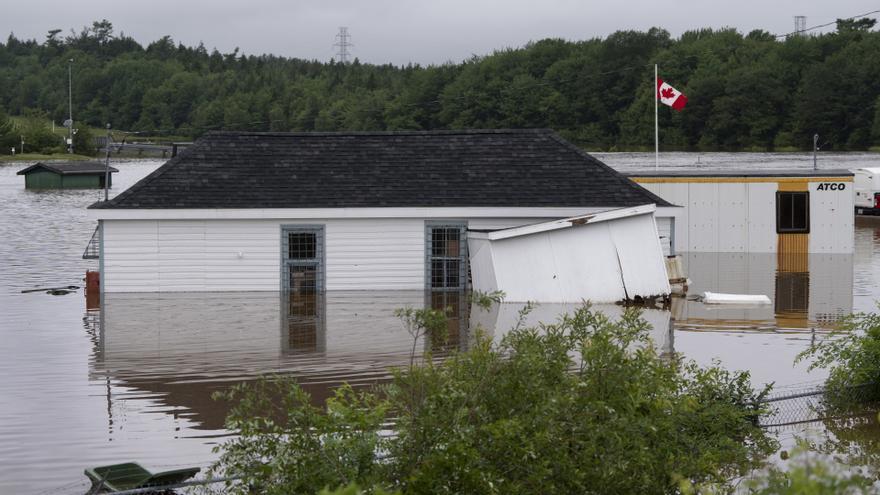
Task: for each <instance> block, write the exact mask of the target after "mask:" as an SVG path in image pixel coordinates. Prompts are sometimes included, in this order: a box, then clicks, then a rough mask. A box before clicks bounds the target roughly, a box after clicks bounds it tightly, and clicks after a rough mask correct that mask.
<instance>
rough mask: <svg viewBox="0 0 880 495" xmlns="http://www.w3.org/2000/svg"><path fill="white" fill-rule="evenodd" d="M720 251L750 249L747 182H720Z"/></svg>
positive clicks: (718, 248) (728, 251) (729, 251)
mask: <svg viewBox="0 0 880 495" xmlns="http://www.w3.org/2000/svg"><path fill="white" fill-rule="evenodd" d="M717 204H718V245H717V247H716V249H717V250H718V251H719V252H727V253H741V252H744V251H747V250H748V235H749V229H748V189H747V185H746V184H745V183H736V182H733V183H719V184H718V202H717Z"/></svg>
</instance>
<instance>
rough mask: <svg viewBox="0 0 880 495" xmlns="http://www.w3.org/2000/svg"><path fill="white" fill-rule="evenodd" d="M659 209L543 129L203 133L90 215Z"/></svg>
mask: <svg viewBox="0 0 880 495" xmlns="http://www.w3.org/2000/svg"><path fill="white" fill-rule="evenodd" d="M647 203H656V204H657V205H658V206H669V203H667V202H666V201H664V200H663V199H661V198H659V197H657V196H655V195H654V194H652V193H651V192H649V191H648V190H647V189H644V188H643V187H641V186H639V185H638V184H635V183H634V182H632V181H631V180H629V179H627V178H626V177H624V176H623V175H621V174H620V173H618V172H616V171H614V170H613V169H611V168H610V167H608V166H607V165H605V164H604V163H602V162H600V161H599V160H597V159H596V158H594V157H592V156H590V155H589V154H587V153H586V152H584V151H583V150H581V149H580V148H578V147H576V146H574V145H572V144H571V143H569V142H567V141H565V140H564V139H562V138H561V137H559V136H558V135H557V134H556V133H554V132H553V131H550V130H545V129H529V130H465V131H397V132H341V133H258V132H213V133H209V134H206V135H205V136H204V137H202V138H201V139H199V140H198V141H196V142H195V143H194V144H193V146H190V147H188V148H186V149H185V150H184V151H183V152H181V154H179V155H178V156H176V157H174V158H172V159H171V160H169V161H168V162H167V163H165V164H164V165H162V166H161V167H159V168H158V169H157V170H156V171H154V172H153V173H151V174H150V175H148V176H146V177H145V178H144V179H142V180H141V181H139V182H138V183H136V184H135V185H133V186H132V187H130V188H129V189H128V190H126V191H124V192H122V193H120V194H119V195H118V196H116V197H115V198H113V199H112V200H110V201H107V202H98V203H95V204H94V205H92V206H91V208H119V209H130V208H143V209H169V208H359V207H480V206H486V207H492V206H495V207H554V206H555V207H578V206H580V207H608V206H610V207H623V206H636V205H642V204H647Z"/></svg>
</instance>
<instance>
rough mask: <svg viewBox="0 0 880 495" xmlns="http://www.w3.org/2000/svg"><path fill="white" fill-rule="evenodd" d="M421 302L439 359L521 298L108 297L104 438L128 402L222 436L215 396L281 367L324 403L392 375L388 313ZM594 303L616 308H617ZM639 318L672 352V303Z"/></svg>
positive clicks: (493, 328) (554, 314) (505, 326)
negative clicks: (435, 317) (440, 320)
mask: <svg viewBox="0 0 880 495" xmlns="http://www.w3.org/2000/svg"><path fill="white" fill-rule="evenodd" d="M423 305H430V306H431V307H434V308H437V309H445V310H446V311H447V314H448V328H447V330H448V332H447V338H446V339H445V340H444V341H431V339H424V338H422V339H419V341H418V342H416V348H417V349H418V350H419V351H422V350H424V351H428V350H430V351H432V353H433V354H434V355H435V356H440V357H442V355H443V354H444V353H446V352H448V351H451V350H464V349H467V348H468V346H469V344H470V342H471V336H472V335H473V333H474V331H475V329H476V328H477V326H479V327H480V328H481V331H483V332H485V333H486V334H487V335H489V336H491V337H492V338H493V339H496V340H500V339H501V338H502V337H503V336H504V335H505V334H506V333H507V331H509V329H510V328H513V327H514V326H515V324H516V322H517V319H518V314H519V312H520V309H521V308H522V306H523V305H522V304H513V303H504V304H495V305H493V306H492V307H491V308H490V309H489V310H488V311H486V310H483V309H481V308H477V307H472V306H471V304H470V302H469V297H468V294H466V293H462V292H436V293H428V294H425V293H422V292H406V291H403V292H402V291H385V292H383V291H377V292H364V291H360V292H330V293H324V294H316V293H307V292H306V293H303V292H297V293H289V294H286V293H285V294H279V293H260V292H241V293H176V294H168V293H166V294H106V295H105V298H104V306H103V308H102V311H101V314H102V315H103V320H102V323H103V324H102V325H101V324H99V325H98V327H97V328H95V327H93V324H95V323H98V321H97V320H96V319H95V315H96V313H95V312H89V313H87V318H86V319H87V322H88V323H87V328H89V331H90V332H95V335H96V339H95V347H94V353H93V359H92V361H91V368H90V379H91V380H92V381H93V382H103V383H105V384H106V387H105V394H106V401H107V411H108V418H107V423H108V435H109V437H110V438H111V439H113V438H114V437H116V436H118V435H120V434H121V433H122V432H124V430H125V422H126V420H127V419H128V416H127V414H128V413H129V412H130V411H133V410H134V409H133V408H135V409H138V413H139V414H155V413H161V414H163V415H169V416H171V417H172V418H173V420H174V421H177V420H179V419H186V420H187V424H188V425H189V428H191V429H194V430H199V431H208V432H210V435H222V434H224V433H225V432H223V421H224V418H225V415H226V413H227V408H226V407H225V406H224V405H222V404H220V403H217V402H215V401H214V400H212V399H211V395H212V394H213V393H214V392H215V391H218V390H222V389H225V388H227V387H229V386H230V385H232V384H234V383H239V382H242V381H250V380H254V379H256V378H257V377H259V376H262V375H265V374H271V373H284V374H287V375H290V376H292V377H294V378H296V379H297V381H298V382H299V383H301V384H302V386H303V387H304V388H305V389H306V390H307V391H308V392H309V393H310V394H311V395H312V397H313V399H314V400H315V401H316V402H322V401H323V400H324V399H326V398H327V397H328V395H329V394H331V393H332V391H333V389H334V388H335V387H337V386H339V385H340V384H342V383H343V382H347V383H350V384H352V385H354V386H366V385H371V384H375V383H380V382H382V381H385V380H388V379H389V378H390V371H389V369H390V368H391V367H394V366H403V365H406V364H407V363H408V362H409V359H410V353H411V350H412V347H413V339H412V337H411V336H410V335H409V334H408V333H407V331H406V330H405V328H404V327H403V325H402V324H401V322H400V321H399V320H398V319H397V318H396V317H395V316H394V310H395V309H396V308H400V307H405V306H412V307H423ZM576 307H577V305H572V304H542V305H538V306H536V307H535V308H534V310H533V311H532V312H531V313H530V314H529V315H528V316H527V318H526V319H525V321H524V324H526V325H536V324H538V323H540V322H553V321H555V320H556V319H558V318H559V317H560V316H561V314H563V313H566V312H571V311H573V310H574V309H576ZM596 309H597V310H601V311H603V312H605V313H607V314H609V315H615V316H616V315H619V314H620V313H621V312H622V311H623V310H622V308H620V307H618V306H614V305H605V306H597V307H596ZM646 317H647V318H648V320H649V321H650V322H651V323H652V324H653V326H654V327H655V331H654V333H655V335H654V340H655V341H656V342H657V343H658V344H659V345H660V346H661V347H663V349H664V352H671V351H672V337H671V328H672V326H671V324H670V312H669V311H660V310H650V311H647V312H646ZM417 352H418V351H417ZM418 353H419V354H421V352H418ZM139 403H143V404H145V405H144V407H142V408H138V406H137V404H139ZM184 429H186V428H184ZM188 434H189V435H192V432H190V433H188Z"/></svg>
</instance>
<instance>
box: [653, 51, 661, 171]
mask: <svg viewBox="0 0 880 495" xmlns="http://www.w3.org/2000/svg"><path fill="white" fill-rule="evenodd" d="M657 99H658V98H657V64H654V170H657V169H658V168H660V130H659V129H660V128H659V124H658V123H657Z"/></svg>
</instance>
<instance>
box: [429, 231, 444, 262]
mask: <svg viewBox="0 0 880 495" xmlns="http://www.w3.org/2000/svg"><path fill="white" fill-rule="evenodd" d="M431 256H446V229H433V230H432V231H431Z"/></svg>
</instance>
